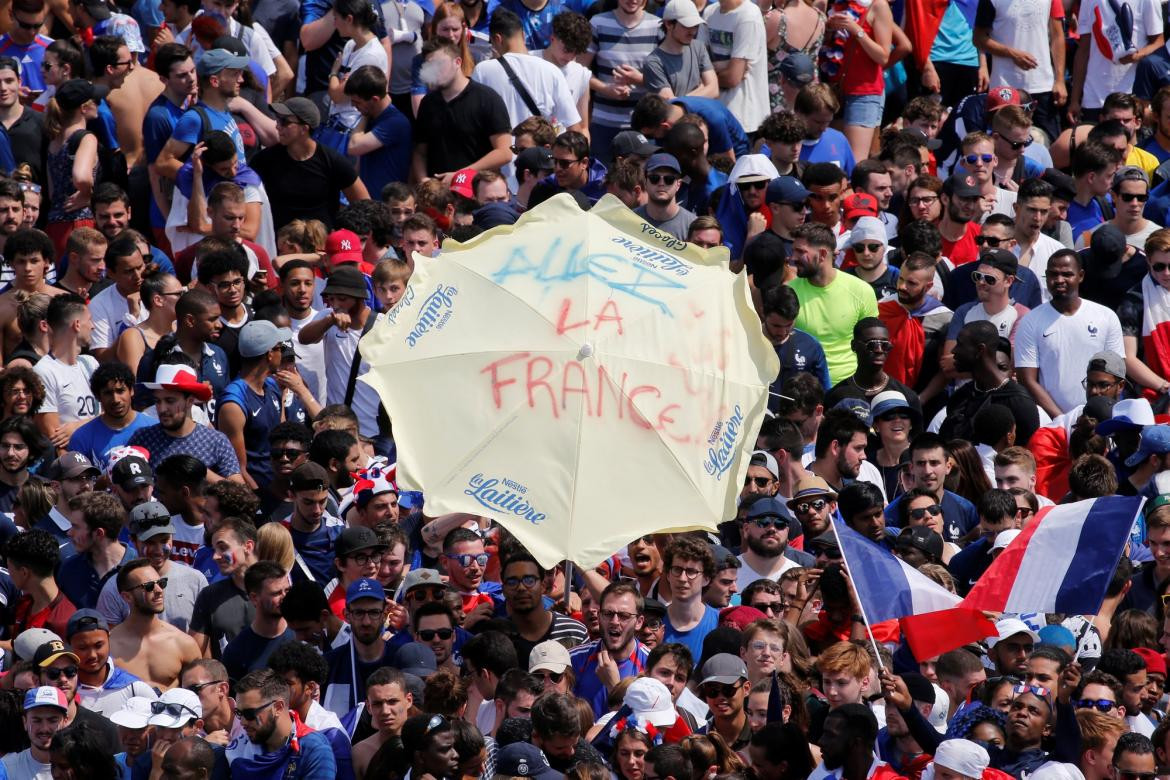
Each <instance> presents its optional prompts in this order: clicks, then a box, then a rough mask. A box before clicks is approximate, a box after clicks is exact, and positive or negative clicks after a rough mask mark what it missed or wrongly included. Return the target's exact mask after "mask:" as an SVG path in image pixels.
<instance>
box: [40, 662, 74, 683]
mask: <svg viewBox="0 0 1170 780" xmlns="http://www.w3.org/2000/svg"><path fill="white" fill-rule="evenodd" d="M41 671H42V672H43V673H44V675H45V677H48V678H49V679H50V680H52V681H53V682H56V681H57V680H60V679H61V675H65V676H66V677H68V678H69V679H73V678H74V677H76V676H77V667H76V666H62V667H58V668H52V669H42V670H41Z"/></svg>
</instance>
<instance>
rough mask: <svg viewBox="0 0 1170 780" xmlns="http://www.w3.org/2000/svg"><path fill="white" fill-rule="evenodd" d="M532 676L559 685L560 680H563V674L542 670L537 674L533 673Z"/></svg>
mask: <svg viewBox="0 0 1170 780" xmlns="http://www.w3.org/2000/svg"><path fill="white" fill-rule="evenodd" d="M533 674H535V675H536V676H537V677H540V678H542V679H545V680H551V681H552V682H554V683H559V682H560V681H561V680H563V679H565V673H564V672H550V671H548V670H547V669H542V670H541V671H539V672H533Z"/></svg>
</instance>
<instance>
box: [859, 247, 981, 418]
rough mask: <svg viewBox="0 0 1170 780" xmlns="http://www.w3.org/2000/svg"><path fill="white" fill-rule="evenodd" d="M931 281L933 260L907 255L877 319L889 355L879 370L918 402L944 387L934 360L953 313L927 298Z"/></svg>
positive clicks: (935, 299)
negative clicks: (917, 395)
mask: <svg viewBox="0 0 1170 780" xmlns="http://www.w3.org/2000/svg"><path fill="white" fill-rule="evenodd" d="M959 273H961V271H960V272H959ZM934 277H935V258H933V257H931V256H930V255H928V254H926V253H925V252H911V253H910V254H909V255H908V256H907V257H906V259H905V260H904V261H903V262H902V270H901V272H900V273H899V274H898V283H897V287H898V295H897V297H896V298H892V299H888V300H885V301H882V302H881V303H880V304H879V305H878V315H877V316H878V317H879V318H881V321H882V323H884V324H885V326H886V328H887V329H888V331H889V338H888V342H889V344H890V346H889V347H888V350H889V353H888V355H887V356H886V359H885V365H884V366H883V369H884V370H885V372H886V373H887V374H889V375H890V376H891V377H893V378H894V379H897V380H898V381H899V382H901V383H902V384H903V385H906V386H908V387H912V388H915V389H916V390H918V391H920V400H921V401H922V402H925V400H926V399H928V398H930V397H932V396H933V395H935V394H937V393H938V392H940V391H941V390H942V389H943V387H944V386H945V381H946V380H945V377H943V376H942V375H941V373H940V372H939V370H938V360H939V358H938V356H939V353H940V351H941V350H942V346H943V342H944V340H945V339H946V332H947V328H948V327H949V326H950V324H951V318H952V317H953V312H952V311H951V310H950V309H948V308H947V307H946V306H944V305H943V304H942V302H941V301H939V300H938V299H937V298H935V297H934V296H933V295H931V294H930V289H931V285H933V284H934ZM903 393H906V391H905V390H903ZM910 395H912V394H909V395H907V399H909V397H910Z"/></svg>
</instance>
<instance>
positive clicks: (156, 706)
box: [150, 700, 244, 720]
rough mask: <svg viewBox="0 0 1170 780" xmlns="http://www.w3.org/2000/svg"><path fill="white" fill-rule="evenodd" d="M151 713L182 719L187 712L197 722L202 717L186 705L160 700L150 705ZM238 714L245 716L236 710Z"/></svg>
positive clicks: (241, 711)
mask: <svg viewBox="0 0 1170 780" xmlns="http://www.w3.org/2000/svg"><path fill="white" fill-rule="evenodd" d="M150 712H151V714H152V715H162V714H163V713H164V712H165V713H166V714H167V715H170V716H171V717H172V718H181V717H183V713H184V712H186V713H187V714H189V715H190V716H191V717H192V718H195V719H196V720H198V719H199V718H200V717H202V716H201V715H200V714H199V713H198V712H196V711H195V710H193V709H191V708H190V707H188V706H187V705H186V704H179V703H177V702H169V703H168V702H165V701H158V700H155V701H152V702H151V703H150ZM236 712H239V713H240V715H241V717H242V716H243V714H244V712H243V710H236Z"/></svg>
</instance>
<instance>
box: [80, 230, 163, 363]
mask: <svg viewBox="0 0 1170 780" xmlns="http://www.w3.org/2000/svg"><path fill="white" fill-rule="evenodd" d="M145 273H146V259H145V258H143V256H142V250H141V249H139V248H138V241H137V240H135V239H134V238H133V237H132V236H130V235H122V236H119V237H118V238H116V239H114V240H113V241H111V242H110V245H109V246H108V247H107V248H106V276H107V277H109V278H110V279H113V281H114V283H113V284H112V285H110V286H109V287H106V288H105V289H104V290H102V291H101V292H100V293H98V294H97V295H95V296H94V297H93V299H92V300H91V301H90V302H89V308H90V310H91V311H92V312H93V349H94V352H95V354H96V355H97V356H98V357H99V358H104V356H105V355H106V354H107V352H110V353H111V354H112V350H113V347H114V342H115V341H117V339H118V335H119V334H120V333H121V332H122V331H123V330H125V329H126V328H132V327H134V326H135V325H138V324H139V323H141V322H142V321H144V320H145V319H146V318H147V317H148V316H149V315H150V312H149V311H148V310H147V309H146V307H145V306H143V305H142V300H141V291H142V280H143V279H144V278H145Z"/></svg>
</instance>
